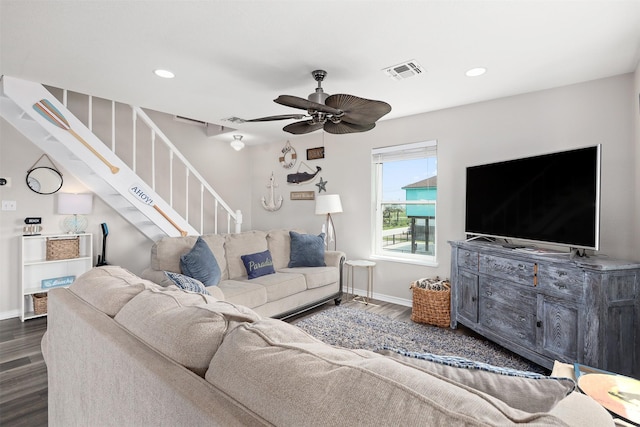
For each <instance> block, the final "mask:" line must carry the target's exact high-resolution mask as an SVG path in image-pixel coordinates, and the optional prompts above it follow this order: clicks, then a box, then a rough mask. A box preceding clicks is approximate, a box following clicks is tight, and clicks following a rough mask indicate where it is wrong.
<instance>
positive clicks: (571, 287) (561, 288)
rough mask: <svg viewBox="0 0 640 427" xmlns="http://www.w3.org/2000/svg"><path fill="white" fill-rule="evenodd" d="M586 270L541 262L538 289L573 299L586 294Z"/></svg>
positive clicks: (580, 297)
mask: <svg viewBox="0 0 640 427" xmlns="http://www.w3.org/2000/svg"><path fill="white" fill-rule="evenodd" d="M584 283H585V278H584V272H583V271H582V270H571V269H566V268H561V267H555V266H553V265H547V264H541V265H540V266H539V267H538V289H539V290H540V291H541V292H545V293H552V294H553V293H555V294H560V295H563V296H568V297H572V299H582V297H583V296H584Z"/></svg>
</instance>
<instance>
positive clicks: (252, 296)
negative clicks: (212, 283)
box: [218, 279, 267, 308]
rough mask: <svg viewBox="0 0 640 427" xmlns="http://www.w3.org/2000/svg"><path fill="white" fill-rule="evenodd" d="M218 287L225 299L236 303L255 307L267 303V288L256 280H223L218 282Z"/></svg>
mask: <svg viewBox="0 0 640 427" xmlns="http://www.w3.org/2000/svg"><path fill="white" fill-rule="evenodd" d="M258 280H259V279H258ZM218 288H220V290H221V291H222V292H223V293H224V299H225V301H229V302H232V303H234V304H239V305H244V306H246V307H249V308H253V307H258V306H261V305H263V304H266V303H267V290H266V289H265V287H264V286H263V285H261V284H259V283H256V280H252V281H251V282H249V281H241V280H223V281H222V282H220V283H219V284H218Z"/></svg>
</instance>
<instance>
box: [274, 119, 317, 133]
mask: <svg viewBox="0 0 640 427" xmlns="http://www.w3.org/2000/svg"><path fill="white" fill-rule="evenodd" d="M319 129H322V123H311V122H310V121H308V120H305V121H304V122H295V123H291V124H290V125H286V126H285V127H283V128H282V130H283V131H285V132H289V133H292V134H294V135H302V134H305V133H310V132H314V131H316V130H319Z"/></svg>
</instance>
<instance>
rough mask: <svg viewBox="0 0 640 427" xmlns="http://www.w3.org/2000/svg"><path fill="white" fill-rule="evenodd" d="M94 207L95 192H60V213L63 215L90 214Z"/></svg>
mask: <svg viewBox="0 0 640 427" xmlns="http://www.w3.org/2000/svg"><path fill="white" fill-rule="evenodd" d="M91 209H93V194H91V193H83V194H71V193H58V213H59V214H61V215H88V214H90V213H91Z"/></svg>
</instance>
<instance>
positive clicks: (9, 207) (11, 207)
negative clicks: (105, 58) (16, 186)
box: [2, 200, 17, 211]
mask: <svg viewBox="0 0 640 427" xmlns="http://www.w3.org/2000/svg"><path fill="white" fill-rule="evenodd" d="M16 206H17V203H16V201H15V200H3V201H2V210H3V211H15V210H16Z"/></svg>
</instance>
